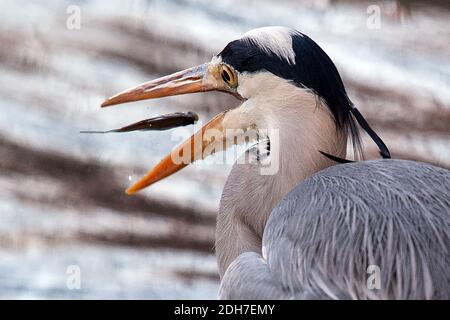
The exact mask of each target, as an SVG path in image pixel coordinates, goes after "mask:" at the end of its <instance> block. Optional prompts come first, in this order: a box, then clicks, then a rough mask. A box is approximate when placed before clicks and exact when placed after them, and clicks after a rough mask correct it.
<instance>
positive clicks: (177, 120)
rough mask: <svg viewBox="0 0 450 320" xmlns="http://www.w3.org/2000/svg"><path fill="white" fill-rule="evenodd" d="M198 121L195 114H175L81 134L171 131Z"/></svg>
mask: <svg viewBox="0 0 450 320" xmlns="http://www.w3.org/2000/svg"><path fill="white" fill-rule="evenodd" d="M197 121H198V115H197V114H196V113H194V112H190V111H189V112H175V113H169V114H165V115H161V116H158V117H154V118H150V119H146V120H142V121H139V122H136V123H133V124H130V125H128V126H125V127H122V128H119V129H113V130H108V131H80V133H111V132H131V131H149V130H157V131H162V130H169V129H173V128H177V127H183V126H188V125H191V124H195V123H196V122H197Z"/></svg>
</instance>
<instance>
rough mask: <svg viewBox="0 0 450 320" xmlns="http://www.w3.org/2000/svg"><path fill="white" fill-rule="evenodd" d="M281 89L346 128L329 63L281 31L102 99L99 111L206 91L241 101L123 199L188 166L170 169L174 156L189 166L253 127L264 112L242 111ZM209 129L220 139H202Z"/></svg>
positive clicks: (346, 106) (344, 106)
mask: <svg viewBox="0 0 450 320" xmlns="http://www.w3.org/2000/svg"><path fill="white" fill-rule="evenodd" d="M286 83H287V84H289V88H292V90H295V89H299V90H303V92H307V93H308V94H309V95H310V96H314V97H316V98H319V99H320V100H322V101H324V102H325V103H324V104H325V105H326V106H327V108H328V109H329V111H330V113H331V114H332V117H333V119H334V121H335V124H336V128H342V127H345V126H346V125H347V124H348V121H349V119H350V114H349V110H350V108H351V102H350V100H349V99H348V97H347V94H346V92H345V88H344V85H343V83H342V80H341V78H340V76H339V73H338V71H337V69H336V67H335V66H334V64H333V62H332V61H331V59H330V58H329V57H328V56H327V55H326V53H325V52H324V51H323V50H322V49H321V48H320V47H319V46H318V45H317V44H316V43H315V42H314V41H313V40H311V39H310V38H309V37H307V36H306V35H304V34H302V33H300V32H298V31H295V30H293V29H290V28H285V27H265V28H259V29H254V30H252V31H250V32H248V33H246V34H244V35H243V36H242V37H241V38H240V39H237V40H234V41H232V42H230V43H228V44H227V46H226V47H225V48H224V49H223V50H222V51H221V52H220V53H219V54H218V55H216V56H214V57H213V58H212V60H211V61H210V62H208V63H205V64H202V65H199V66H196V67H193V68H189V69H186V70H184V71H180V72H177V73H174V74H172V75H168V76H165V77H162V78H159V79H156V80H153V81H150V82H147V83H144V84H141V85H139V86H137V87H134V88H132V89H128V90H126V91H124V92H121V93H119V94H117V95H115V96H113V97H111V98H109V99H107V100H106V101H105V102H104V103H103V104H102V107H107V106H112V105H116V104H122V103H127V102H133V101H139V100H145V99H152V98H161V97H167V96H173V95H181V94H188V93H195V92H206V91H222V92H226V93H229V94H232V95H234V96H235V97H237V98H239V99H240V100H242V104H241V105H240V106H238V107H237V108H235V109H232V110H229V111H226V112H223V113H221V114H219V115H217V116H216V117H214V118H213V119H212V120H211V121H209V122H208V123H207V124H206V125H205V126H203V128H202V129H201V130H200V131H199V132H198V133H197V134H196V135H194V136H192V137H191V138H190V139H188V140H187V141H186V142H184V143H183V144H182V145H180V146H179V147H177V148H175V149H174V150H173V151H172V152H171V153H170V154H169V155H167V156H166V157H165V158H163V159H162V160H161V162H160V163H159V164H157V165H156V166H155V167H154V168H152V169H151V170H150V171H149V172H148V173H147V174H146V175H145V176H144V177H143V178H142V179H141V180H139V181H138V182H137V183H136V184H135V185H133V186H132V187H131V188H129V189H128V190H127V193H129V194H132V193H134V192H136V191H138V190H140V189H143V188H145V187H147V186H149V185H150V184H152V183H154V182H156V181H159V180H161V179H163V178H165V177H167V176H169V175H171V174H173V173H175V172H176V171H178V170H180V169H182V168H183V167H185V166H186V165H187V164H188V163H175V162H174V160H173V159H174V156H179V155H180V154H181V155H184V156H186V153H189V157H188V158H189V160H190V162H192V161H195V160H197V159H202V158H204V157H205V153H204V151H205V149H207V148H208V147H211V145H212V144H217V143H223V142H224V141H227V140H229V139H234V137H228V136H227V134H226V132H225V131H226V129H244V130H247V129H249V128H254V127H255V126H257V123H258V121H259V120H261V119H260V118H263V117H264V113H265V112H264V110H263V111H262V112H261V109H260V112H259V115H254V116H250V117H249V116H248V113H249V110H248V108H247V110H245V106H250V105H255V103H252V102H254V101H256V100H257V101H262V103H263V104H265V105H266V107H267V108H270V100H271V99H280V98H281V99H283V98H288V97H287V96H284V97H283V96H281V97H280V96H278V94H279V92H277V88H280V84H286ZM300 107H301V106H299V108H300ZM245 114H246V115H247V116H244V115H245ZM212 129H214V130H216V131H217V130H218V131H219V132H222V133H223V137H222V138H220V139H218V138H217V136H216V137H214V139H205V138H204V137H205V135H206V134H207V131H208V130H212ZM196 139H198V140H196ZM195 141H200V143H195ZM188 162H189V161H188Z"/></svg>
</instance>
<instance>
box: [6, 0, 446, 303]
mask: <svg viewBox="0 0 450 320" xmlns="http://www.w3.org/2000/svg"><path fill="white" fill-rule="evenodd" d="M0 5H1V8H2V10H1V11H0V44H1V45H0V298H76V299H85V298H88V299H89V298H100V299H108V298H124V299H128V298H142V299H162V298H171V299H179V298H185V299H207V298H209V299H214V298H216V294H217V289H218V281H219V278H218V274H217V270H216V268H217V267H216V261H215V257H214V248H213V243H214V228H215V215H216V210H217V208H218V204H219V199H220V194H221V190H222V187H223V185H224V182H225V179H226V176H227V174H228V172H229V170H230V166H229V165H214V166H212V165H210V164H209V165H208V164H204V163H198V164H195V165H193V166H191V167H190V168H188V169H186V170H183V171H182V172H180V173H177V174H176V175H174V176H172V177H170V178H169V179H167V180H164V181H162V182H160V183H158V184H157V185H156V186H154V187H152V188H149V189H147V190H145V191H144V192H142V193H140V194H138V195H137V196H134V197H127V196H125V195H124V190H125V189H126V187H127V186H129V185H130V184H131V183H132V182H133V181H135V180H136V179H137V178H139V176H140V175H142V174H143V173H144V172H145V171H146V170H147V169H149V168H150V167H151V166H152V165H153V164H154V163H155V162H156V161H158V159H159V158H161V156H163V155H164V154H166V153H167V152H168V151H170V150H171V148H172V147H174V146H175V145H176V144H177V143H178V142H180V141H179V140H176V141H175V140H174V138H173V135H172V133H171V132H170V131H168V132H159V133H157V132H147V133H146V132H141V133H129V134H110V135H82V134H80V133H79V131H80V130H106V129H112V128H117V127H120V126H123V125H126V124H129V123H131V122H134V121H138V120H142V119H145V118H150V117H152V116H156V115H159V114H162V113H169V112H175V111H189V110H190V111H195V112H197V113H199V115H200V117H201V119H203V120H207V119H209V118H210V117H211V116H212V115H214V114H216V113H217V112H219V111H221V110H223V109H225V108H227V107H230V106H231V105H235V104H236V101H234V100H233V99H232V98H229V97H228V96H225V95H222V94H212V93H209V94H198V95H191V96H181V97H173V98H166V99H162V100H157V101H146V102H140V103H135V104H132V105H124V106H118V107H114V108H109V109H103V110H102V109H100V108H99V104H100V103H101V101H102V100H103V99H104V98H106V97H108V96H110V95H112V94H115V93H117V92H119V91H122V90H123V89H126V88H128V87H130V86H134V85H137V84H139V83H141V82H144V81H147V80H150V79H153V78H155V77H158V76H161V75H164V74H168V73H171V72H174V71H177V70H180V69H184V68H187V67H190V66H193V65H197V64H200V63H203V62H205V61H209V60H210V59H211V57H212V56H213V55H214V54H216V53H218V52H219V51H220V50H221V49H222V48H223V47H224V46H225V45H226V44H227V43H228V42H229V41H231V40H233V39H235V38H237V37H239V36H240V35H241V34H242V33H244V32H246V31H248V30H250V29H252V28H255V27H260V26H268V25H285V26H290V27H294V28H296V29H298V30H300V31H302V32H304V33H306V34H308V35H309V36H310V37H312V38H313V39H314V40H315V41H316V42H317V43H318V44H319V45H320V46H321V47H322V48H323V49H324V50H325V51H326V52H327V53H328V54H329V55H330V57H331V58H332V59H333V61H334V62H335V63H336V65H337V67H338V69H339V71H340V73H341V75H342V77H343V79H344V82H345V84H346V87H347V90H348V92H349V95H350V97H351V99H352V100H353V101H354V103H355V105H356V106H357V107H358V108H359V109H360V111H361V112H362V113H363V114H364V115H365V116H366V118H367V120H368V121H369V123H370V124H371V125H372V126H373V127H374V129H375V130H377V132H378V133H379V135H380V136H381V137H382V138H383V139H384V140H385V142H386V143H387V144H388V146H389V147H390V149H391V152H392V154H393V156H394V157H395V158H407V159H415V160H421V161H426V162H430V163H433V164H437V165H439V166H442V167H445V168H450V62H449V56H450V23H449V21H450V19H449V18H450V11H449V8H450V5H449V2H448V1H387V0H386V1H370V2H365V1H337V0H334V1H333V0H329V1H326V0H322V1H293V0H292V1H291V0H283V1H275V0H273V1H261V0H258V1H256V0H253V1H252V0H239V1H234V0H221V1H206V0H197V1H194V0H174V1H163V0H154V1H151V0H140V1H118V0H110V1H100V0H84V1H74V0H72V1H65V0H58V1H56V0H55V1H25V0H14V1H13V0H2V1H0ZM378 13H379V16H377V14H378ZM74 15H75V16H74ZM77 15H79V18H80V19H79V21H78V22H79V25H78V24H77ZM378 18H379V19H378ZM74 19H75V20H74ZM374 19H375V20H374ZM185 130H187V132H188V134H189V133H192V132H193V130H194V128H192V126H191V127H188V128H185ZM365 142H366V143H365V150H366V154H367V156H368V158H371V157H376V156H377V154H376V148H375V147H374V145H372V144H371V143H370V141H369V140H367V139H365ZM74 268H75V269H74ZM73 270H76V271H77V272H76V273H75V274H74V273H73ZM78 271H79V272H78ZM73 276H80V277H79V279H80V280H81V281H80V282H79V284H80V287H79V288H78V286H77V285H75V288H74V286H73V284H74V282H72V280H73ZM75 283H76V281H75Z"/></svg>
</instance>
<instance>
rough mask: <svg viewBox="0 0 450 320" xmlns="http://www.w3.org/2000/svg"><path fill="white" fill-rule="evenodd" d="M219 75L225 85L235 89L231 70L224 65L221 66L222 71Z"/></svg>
mask: <svg viewBox="0 0 450 320" xmlns="http://www.w3.org/2000/svg"><path fill="white" fill-rule="evenodd" d="M220 74H221V76H222V79H223V81H225V83H226V84H228V85H229V86H231V87H235V86H236V85H237V83H236V77H235V75H234V72H233V71H231V69H230V68H229V67H227V66H226V65H223V66H222V71H221V73H220Z"/></svg>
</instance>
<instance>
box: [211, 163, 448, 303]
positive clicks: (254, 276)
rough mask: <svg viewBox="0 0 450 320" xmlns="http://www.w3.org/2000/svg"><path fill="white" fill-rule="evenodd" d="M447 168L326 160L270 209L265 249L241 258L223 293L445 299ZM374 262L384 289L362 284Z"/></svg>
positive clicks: (227, 277) (227, 295)
mask: <svg viewBox="0 0 450 320" xmlns="http://www.w3.org/2000/svg"><path fill="white" fill-rule="evenodd" d="M449 250H450V172H449V171H448V170H445V169H443V168H439V167H435V166H432V165H429V164H424V163H419V162H413V161H405V160H376V161H364V162H358V163H352V164H344V165H337V166H332V167H329V168H327V169H325V170H322V171H320V172H318V173H316V174H314V175H313V176H311V177H310V178H307V179H305V180H304V181H303V182H301V183H299V184H298V185H297V186H296V187H295V188H294V189H293V190H292V191H291V192H290V193H288V194H287V195H286V196H285V197H284V198H283V200H282V201H281V202H280V203H279V204H278V205H277V206H276V207H275V209H274V210H273V211H272V213H271V215H270V217H269V219H268V221H267V224H266V226H265V229H264V232H263V236H262V254H259V253H257V252H246V253H243V254H241V255H239V256H238V257H237V259H235V260H234V261H233V262H232V263H231V264H230V266H229V267H228V269H227V271H226V273H225V274H224V276H223V279H222V284H221V288H220V293H219V295H220V297H221V298H228V299H230V298H231V299H242V298H246V299H265V298H272V299H274V298H279V299H289V298H296V299H299V298H320V299H367V298H369V299H449V298H450V255H449ZM370 265H377V266H379V268H380V278H381V288H380V289H372V290H369V289H368V288H367V286H366V281H367V278H368V276H369V275H368V273H367V268H368V267H369V266H370Z"/></svg>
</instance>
